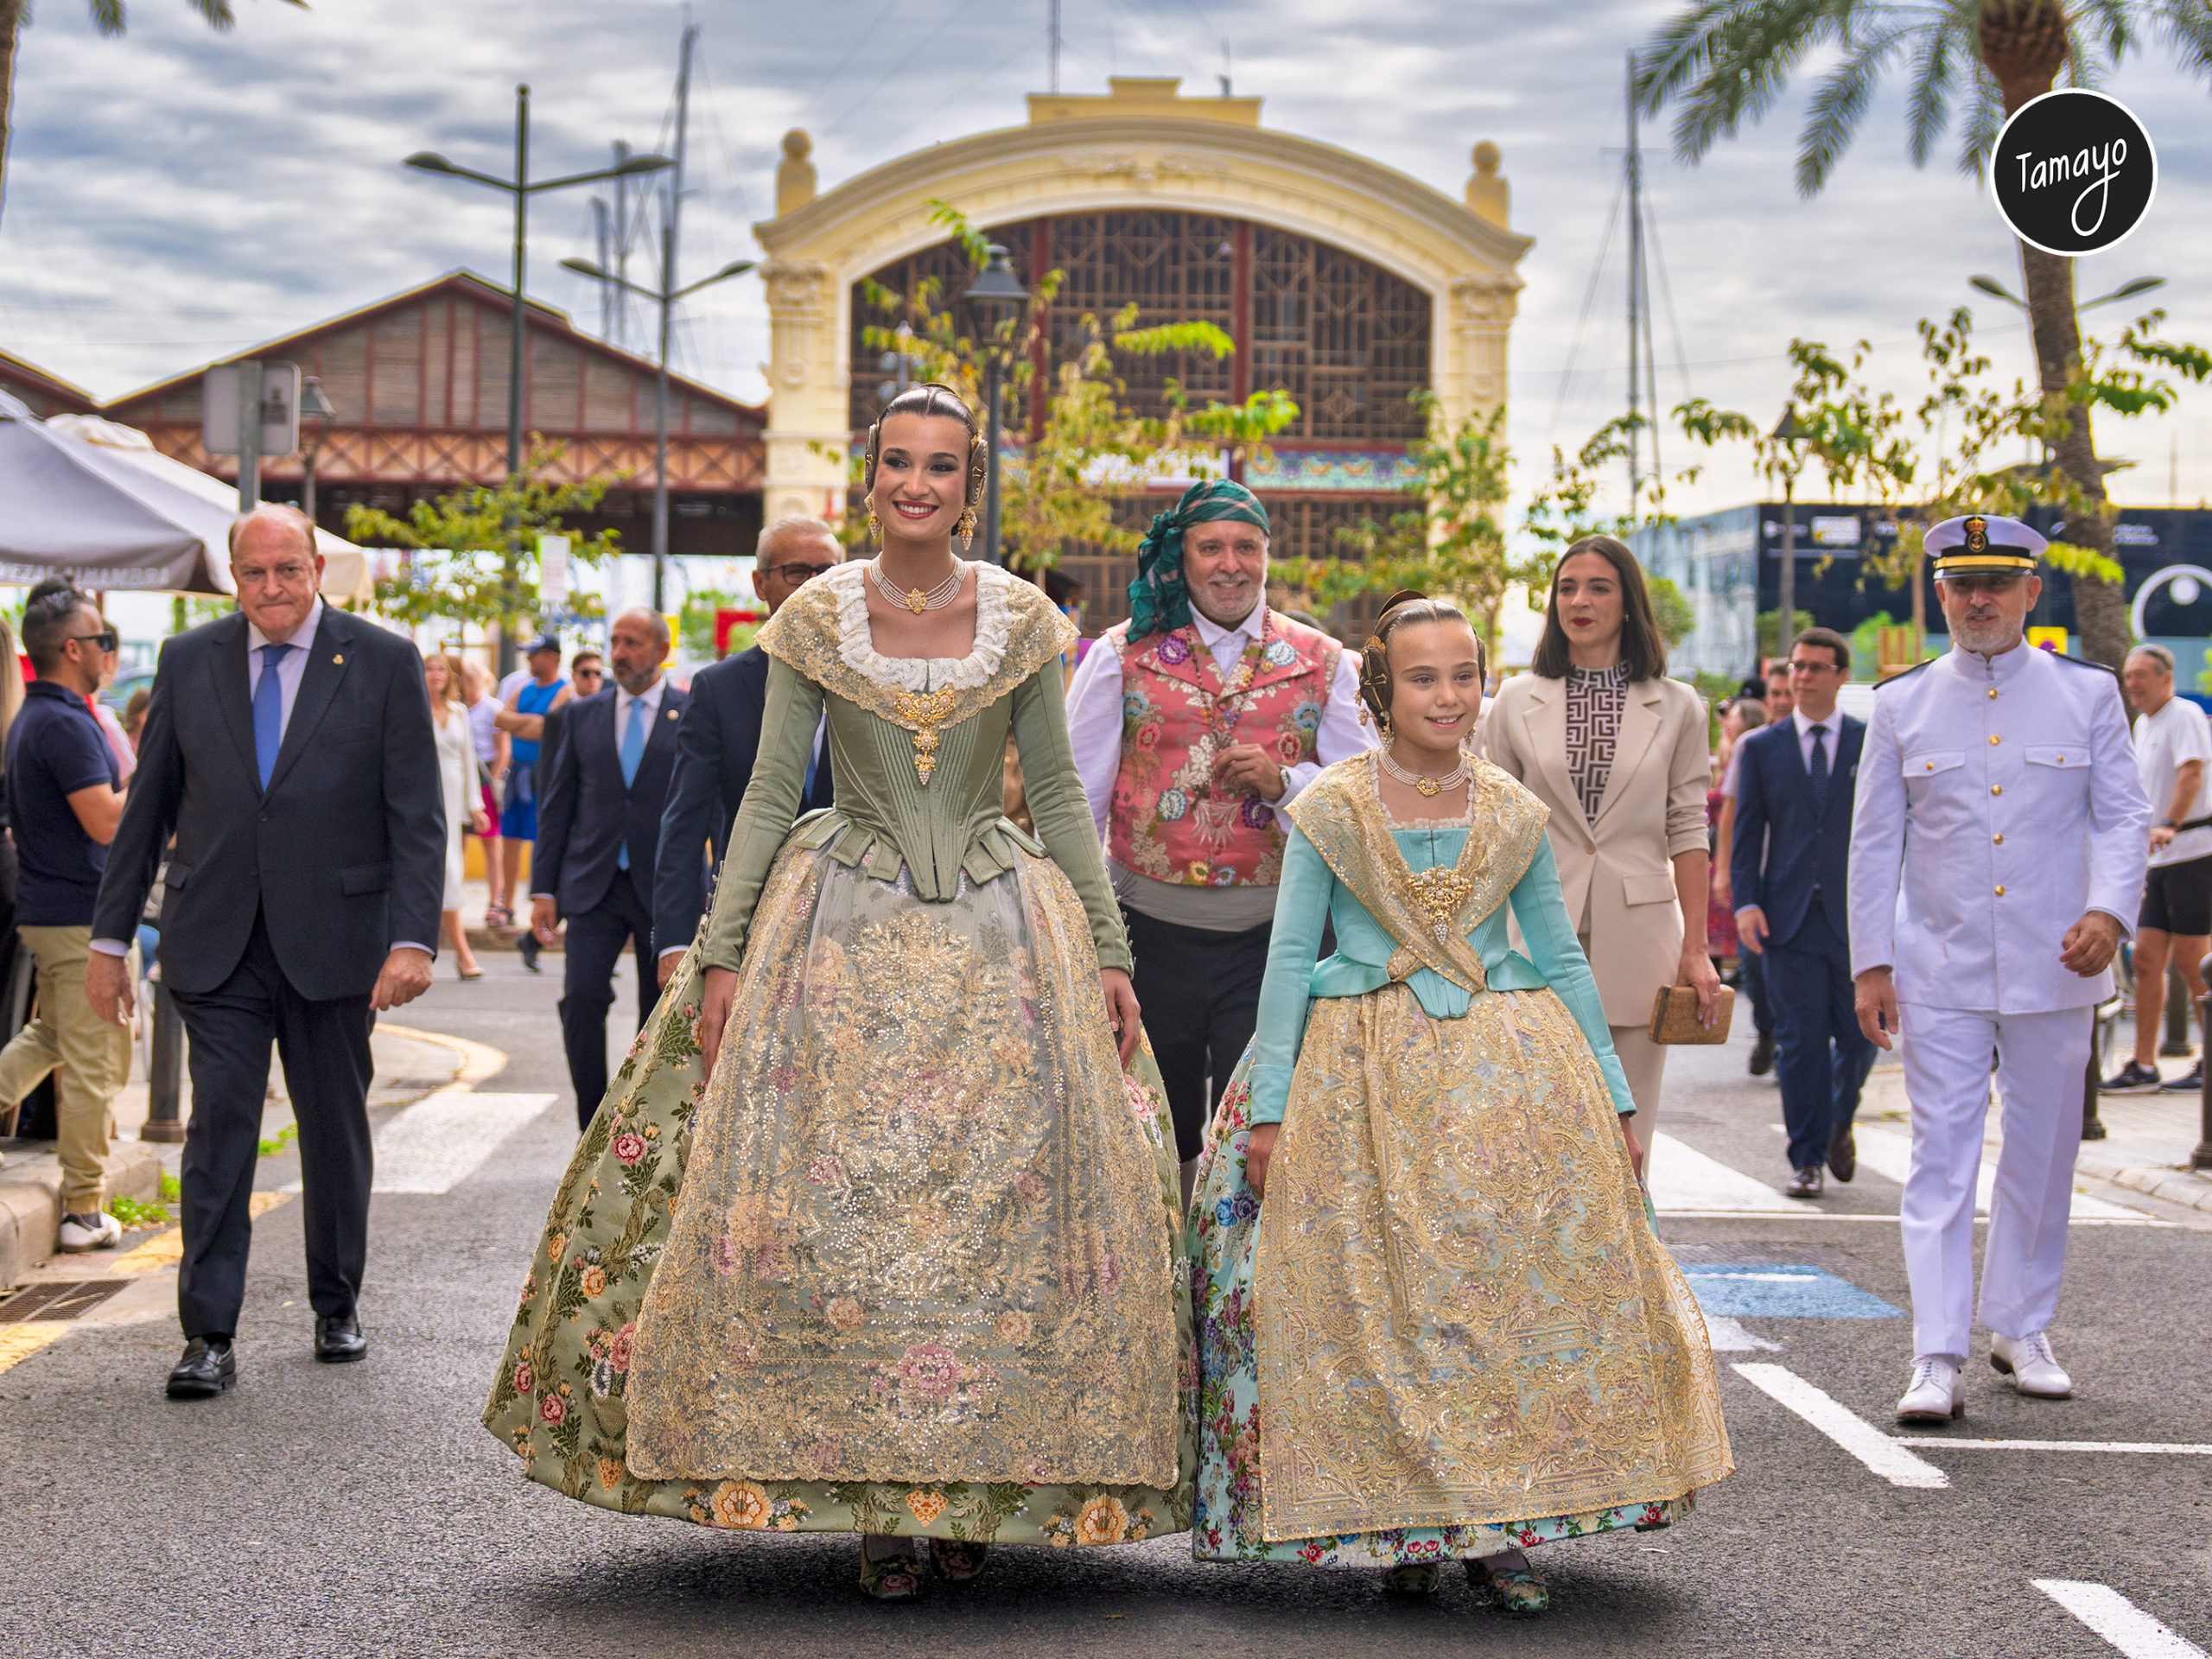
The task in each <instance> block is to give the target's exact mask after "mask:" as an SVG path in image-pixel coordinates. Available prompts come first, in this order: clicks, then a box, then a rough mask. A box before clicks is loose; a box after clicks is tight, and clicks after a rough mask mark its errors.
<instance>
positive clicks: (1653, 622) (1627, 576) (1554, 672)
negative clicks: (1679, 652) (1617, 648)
mask: <svg viewBox="0 0 2212 1659" xmlns="http://www.w3.org/2000/svg"><path fill="white" fill-rule="evenodd" d="M1580 553H1595V554H1596V555H1597V556H1599V558H1601V559H1603V560H1605V563H1608V564H1610V565H1611V566H1612V567H1613V574H1614V575H1616V576H1618V578H1619V579H1620V584H1621V665H1622V666H1623V667H1624V668H1625V669H1627V670H1628V679H1629V683H1630V685H1634V684H1636V683H1637V682H1638V681H1642V680H1656V679H1657V678H1658V677H1660V676H1661V675H1662V674H1664V673H1665V672H1666V671H1667V641H1666V640H1665V639H1664V638H1663V637H1662V636H1661V634H1660V632H1659V619H1658V618H1657V617H1656V616H1655V615H1653V614H1652V612H1651V590H1650V588H1647V587H1645V586H1644V583H1643V566H1642V565H1640V564H1638V563H1637V562H1636V555H1635V554H1633V553H1631V552H1630V551H1629V550H1628V543H1625V542H1624V541H1621V540H1619V539H1618V538H1617V537H1611V536H1585V537H1583V538H1582V539H1581V540H1580V541H1579V542H1577V543H1574V544H1573V546H1572V547H1570V548H1568V549H1567V551H1566V552H1564V553H1562V554H1560V556H1559V563H1558V564H1557V565H1556V566H1555V567H1554V569H1553V570H1552V596H1551V598H1550V600H1549V601H1548V602H1547V603H1546V604H1545V606H1544V632H1543V637H1542V638H1541V639H1539V640H1537V641H1536V651H1535V655H1534V656H1533V657H1531V658H1529V671H1531V672H1532V673H1536V674H1541V675H1542V676H1543V677H1545V678H1546V679H1548V680H1563V679H1565V678H1566V677H1567V670H1568V668H1569V667H1571V666H1572V665H1573V662H1572V659H1571V658H1569V657H1568V655H1567V630H1566V629H1565V628H1564V627H1562V626H1560V620H1559V573H1560V571H1561V570H1564V569H1567V561H1568V560H1569V559H1571V558H1573V557H1574V556H1576V555H1577V554H1580Z"/></svg>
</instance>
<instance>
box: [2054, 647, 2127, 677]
mask: <svg viewBox="0 0 2212 1659" xmlns="http://www.w3.org/2000/svg"><path fill="white" fill-rule="evenodd" d="M2044 655H2045V656H2048V657H2056V658H2057V659H2058V660H2059V661H2060V662H2062V663H2071V664H2074V666H2075V667H2076V668H2094V669H2095V670H2096V671H2097V672H2098V673H2100V674H2109V675H2111V676H2112V677H2113V678H2114V679H2115V680H2116V679H2118V678H2119V677H2120V671H2119V670H2118V669H2116V668H2114V667H2113V665H2112V664H2110V663H2095V662H2091V661H2090V660H2089V659H2088V658H2087V657H2069V656H2068V655H2067V654H2066V653H2065V652H2063V651H2052V652H2044Z"/></svg>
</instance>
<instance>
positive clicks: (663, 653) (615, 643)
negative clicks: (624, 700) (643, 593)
mask: <svg viewBox="0 0 2212 1659" xmlns="http://www.w3.org/2000/svg"><path fill="white" fill-rule="evenodd" d="M670 643H671V642H670V639H669V633H668V619H667V618H666V617H664V616H663V615H662V614H661V613H659V612H658V611H656V610H654V609H652V607H649V606H645V605H639V606H636V607H632V608H631V609H629V610H626V611H625V612H623V613H622V614H621V615H620V616H618V617H616V618H615V619H614V621H613V626H610V627H609V628H608V629H607V660H608V662H609V664H611V665H612V666H613V670H614V683H616V684H617V685H619V686H620V687H621V688H622V689H623V690H625V691H627V692H628V693H629V694H630V695H631V696H633V697H636V696H644V695H645V693H646V692H648V691H650V690H652V686H653V682H654V681H655V680H657V679H658V678H659V677H660V665H661V664H663V663H664V662H666V661H667V660H668V648H669V645H670Z"/></svg>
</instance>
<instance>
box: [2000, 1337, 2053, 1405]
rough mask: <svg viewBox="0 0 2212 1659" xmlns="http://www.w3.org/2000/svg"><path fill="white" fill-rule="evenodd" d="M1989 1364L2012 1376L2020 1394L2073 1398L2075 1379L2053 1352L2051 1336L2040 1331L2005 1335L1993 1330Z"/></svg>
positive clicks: (2041, 1397) (2039, 1398) (2015, 1387)
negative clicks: (2061, 1365)
mask: <svg viewBox="0 0 2212 1659" xmlns="http://www.w3.org/2000/svg"><path fill="white" fill-rule="evenodd" d="M1989 1363H1991V1364H1992V1365H1994V1366H1995V1367H1996V1368H1997V1369H1998V1370H2000V1371H2002V1372H2004V1373H2005V1376H2009V1377H2011V1378H2012V1387H2013V1388H2014V1389H2016V1390H2017V1391H2018V1392H2019V1393H2021V1394H2028V1395H2034V1396H2035V1397H2036V1398H2037V1399H2038V1400H2070V1399H2072V1398H2073V1397H2074V1379H2073V1378H2072V1377H2070V1376H2067V1375H2066V1373H2065V1371H2064V1370H2062V1369H2061V1368H2060V1366H2059V1363H2058V1361H2057V1359H2056V1357H2053V1355H2052V1353H2051V1351H2050V1338H2049V1337H2048V1336H2046V1335H2044V1332H2040V1331H2038V1332H2036V1333H2035V1335H2033V1336H2032V1337H2006V1336H2000V1335H1999V1334H1998V1333H1996V1332H1991V1333H1990V1338H1989Z"/></svg>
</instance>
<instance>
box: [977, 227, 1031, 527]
mask: <svg viewBox="0 0 2212 1659" xmlns="http://www.w3.org/2000/svg"><path fill="white" fill-rule="evenodd" d="M1028 303H1029V290H1028V289H1025V288H1024V287H1022V285H1021V283H1020V279H1019V278H1018V277H1015V276H1014V266H1013V265H1012V264H1009V263H1008V262H1007V252H1006V250H1005V249H1004V248H1002V247H1001V246H1000V245H998V244H997V243H995V242H994V243H992V244H991V245H990V246H989V249H988V253H987V257H985V260H984V263H983V268H982V270H980V271H978V272H977V273H976V280H975V281H974V282H972V283H969V285H968V292H967V293H966V294H964V295H963V296H961V304H962V305H963V306H964V307H966V308H967V310H968V313H969V326H970V327H972V328H973V329H974V331H975V333H976V335H977V337H978V338H979V339H981V340H982V341H983V342H984V347H983V350H984V357H983V386H984V399H985V402H986V403H987V404H988V405H989V421H988V434H989V442H990V448H989V449H988V451H987V452H986V469H985V472H984V475H983V477H984V482H983V556H984V558H986V559H988V561H989V562H990V563H993V564H1003V563H1006V557H1005V554H1004V551H1003V550H1002V549H1001V547H1000V545H999V445H1000V440H1001V430H1000V429H1001V424H1002V416H1003V410H1002V407H1001V406H1002V404H1004V403H1005V400H1006V372H1007V357H1008V355H1009V354H1010V353H1012V350H1013V346H1012V343H1011V341H1010V340H1001V338H1000V335H999V330H1000V329H1001V327H1003V326H1004V325H1005V324H1007V323H1008V322H1011V321H1013V320H1014V318H1015V317H1017V316H1019V315H1020V314H1021V308H1022V307H1023V306H1025V305H1027V304H1028Z"/></svg>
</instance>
